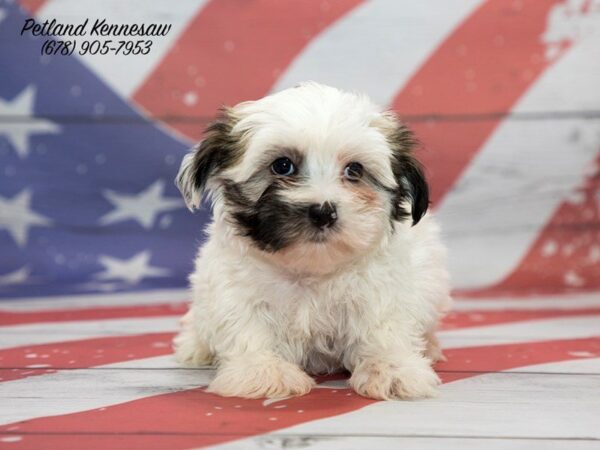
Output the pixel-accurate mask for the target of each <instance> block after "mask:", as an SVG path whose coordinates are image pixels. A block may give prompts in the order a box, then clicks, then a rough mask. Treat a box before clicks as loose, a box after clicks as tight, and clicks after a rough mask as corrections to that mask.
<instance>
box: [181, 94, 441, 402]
mask: <svg viewBox="0 0 600 450" xmlns="http://www.w3.org/2000/svg"><path fill="white" fill-rule="evenodd" d="M315 104H318V108H317V111H319V113H318V114H308V113H307V111H310V110H311V109H310V106H314V105H315ZM234 112H235V114H236V115H238V117H240V118H241V119H240V121H239V122H238V123H237V125H236V127H235V131H236V132H238V133H240V135H241V136H243V137H242V139H243V140H244V143H245V146H246V148H245V152H244V156H243V158H242V161H241V162H239V163H238V164H236V165H235V166H233V167H232V168H230V169H228V170H226V171H225V172H224V174H223V175H222V177H223V178H226V177H227V178H229V179H232V180H235V181H238V182H239V181H243V180H246V179H247V178H248V177H249V176H250V175H251V174H252V173H253V170H255V169H256V166H257V165H258V164H259V161H260V160H261V157H262V156H264V153H265V152H266V151H267V150H269V149H272V148H276V147H293V148H296V149H298V150H299V151H300V152H301V153H302V154H303V155H304V157H305V158H306V164H307V167H308V171H309V173H310V179H309V181H308V182H307V184H306V185H305V186H303V187H300V188H298V189H294V190H290V191H289V193H287V192H286V194H285V195H286V200H289V201H290V202H294V201H315V202H321V201H326V200H327V201H328V200H335V201H336V203H337V204H338V205H339V207H338V213H339V223H340V228H339V230H338V231H336V232H333V231H332V232H331V235H328V240H327V241H326V242H324V243H315V242H299V243H295V244H294V245H292V246H290V247H289V248H284V249H282V250H280V251H277V252H274V253H269V252H264V251H261V250H259V249H258V248H257V247H256V246H254V245H253V244H252V242H251V241H250V239H249V238H246V237H242V236H239V235H238V234H237V233H236V230H235V228H234V226H232V224H231V221H230V220H229V219H230V218H229V216H228V211H227V206H226V205H225V203H224V201H223V198H222V196H221V195H220V192H219V181H218V180H216V181H214V182H213V183H212V184H210V188H211V190H212V194H213V208H214V222H213V223H212V224H211V225H210V226H209V227H208V229H207V235H208V239H207V242H206V244H205V245H204V246H203V247H202V248H201V249H200V252H199V254H198V257H197V259H196V269H195V271H194V273H193V274H192V275H191V276H190V280H191V286H192V298H193V303H192V305H191V309H190V311H189V312H188V314H186V316H185V317H184V320H183V329H182V332H181V333H180V335H179V336H178V337H177V338H176V340H175V347H176V355H177V358H178V359H179V360H180V361H181V362H182V363H184V364H187V365H191V366H197V365H203V364H211V363H215V364H217V365H218V372H217V375H216V378H215V379H214V381H213V382H212V383H211V384H210V386H209V389H210V390H211V391H212V392H216V393H218V394H221V395H226V396H241V397H249V398H257V397H285V396H291V395H300V394H305V393H307V392H308V391H310V389H311V387H312V386H313V384H314V382H313V381H312V379H311V378H310V376H309V375H307V372H308V373H310V374H313V373H324V372H332V371H336V370H340V369H343V368H346V369H348V370H349V371H350V372H352V376H351V378H350V381H349V382H350V385H351V386H352V387H353V388H354V389H355V390H356V391H357V392H358V393H359V394H362V395H365V396H367V397H371V398H377V399H400V398H402V399H412V398H421V397H429V396H431V395H434V394H435V392H436V386H437V384H438V383H439V379H438V377H437V375H436V374H435V372H434V371H433V369H432V368H431V364H432V360H437V359H440V358H442V355H441V351H440V349H439V346H438V345H437V341H436V340H435V336H434V332H435V328H436V326H437V323H438V321H439V318H440V316H441V315H442V314H443V312H445V311H446V310H447V309H448V307H449V302H450V296H449V281H448V275H447V272H446V268H445V250H444V247H443V245H442V244H441V242H440V239H439V230H438V227H437V225H436V224H435V223H434V220H433V218H432V217H431V215H430V214H427V215H425V217H423V218H422V219H421V221H420V222H419V223H418V224H417V225H416V226H414V227H412V226H411V223H410V220H408V221H406V222H403V223H399V222H396V223H395V225H394V226H393V227H392V226H390V216H389V214H390V210H389V200H390V199H389V196H388V195H387V194H386V193H385V192H383V191H382V192H377V193H376V195H375V196H374V198H372V199H371V201H370V202H369V203H368V204H364V203H361V202H359V201H358V200H357V196H356V192H354V191H352V189H350V187H349V186H347V184H345V182H344V180H342V179H341V178H340V170H343V167H344V165H345V164H347V162H349V161H352V160H353V159H354V158H357V157H360V161H361V162H363V164H364V165H365V167H366V168H368V169H369V170H370V171H371V172H372V173H375V174H377V176H378V178H379V180H381V181H382V182H383V183H384V184H385V185H387V186H388V187H390V188H393V187H395V186H396V181H395V180H394V178H393V174H392V171H391V168H390V163H389V160H390V154H391V149H390V147H389V145H388V143H387V142H386V138H385V133H384V131H385V130H384V129H382V128H381V127H379V126H378V125H374V124H378V122H382V123H384V124H386V126H388V125H389V122H387V118H386V115H385V114H382V113H381V112H380V111H379V109H378V108H377V107H375V106H374V105H373V104H372V103H371V102H370V101H369V100H368V99H366V98H365V97H362V96H358V95H356V94H349V93H343V92H340V91H338V90H336V89H333V88H327V87H323V86H320V85H316V84H307V85H303V86H301V87H300V88H294V89H288V90H286V91H283V92H281V93H278V94H275V95H273V96H270V97H266V98H265V99H262V100H259V101H256V102H249V103H244V104H241V105H239V106H238V107H236V108H235V109H234ZM257 195H259V194H258V193H257Z"/></svg>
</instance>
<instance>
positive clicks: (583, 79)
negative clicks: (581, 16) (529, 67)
mask: <svg viewBox="0 0 600 450" xmlns="http://www.w3.org/2000/svg"><path fill="white" fill-rule="evenodd" d="M588 19H589V20H590V21H592V22H591V23H594V25H592V26H591V27H590V29H591V30H593V29H595V30H596V32H595V33H589V34H587V35H586V36H585V38H582V39H581V40H580V41H579V42H575V43H574V45H573V47H572V48H571V49H569V50H568V51H567V52H566V54H565V56H563V57H562V58H561V59H560V60H559V61H558V62H556V63H555V64H554V65H552V66H551V67H550V68H549V69H547V70H546V72H545V73H544V74H543V75H542V76H541V77H540V78H539V80H537V81H536V83H535V84H534V85H533V87H532V88H531V89H530V90H529V91H528V92H527V93H526V94H525V95H524V96H523V97H522V98H521V100H520V101H519V102H518V103H517V105H516V107H515V108H514V109H513V112H514V113H517V114H518V113H522V112H532V111H533V112H535V111H540V110H547V109H551V110H555V109H557V108H558V109H559V110H560V111H581V110H585V109H586V108H590V107H594V108H595V106H593V105H596V106H597V105H598V104H600V90H599V89H597V84H598V79H599V78H600V59H598V58H594V57H593V55H595V54H597V51H598V48H599V47H600V31H599V30H600V14H590V15H589V18H588ZM588 19H586V20H588ZM588 25H589V24H588ZM549 99H550V100H549ZM554 101H560V103H554ZM599 148H600V122H598V121H595V120H587V119H585V118H583V117H582V118H573V119H560V120H558V119H557V120H539V121H522V120H504V121H503V122H502V124H501V125H500V126H499V127H498V129H497V130H496V131H495V133H494V134H493V135H492V136H491V138H490V139H489V140H488V142H487V143H486V144H485V145H484V146H483V148H482V149H481V150H480V151H479V152H478V153H477V155H476V156H475V158H474V159H473V161H472V162H471V164H470V165H469V166H468V167H467V169H466V171H465V173H464V174H463V176H462V177H461V179H460V180H459V182H458V183H457V185H456V186H455V188H454V189H453V190H452V191H451V192H450V193H449V194H448V195H447V196H446V197H445V198H444V199H443V201H442V203H441V205H440V207H439V209H438V211H437V215H438V218H439V220H440V221H441V223H442V228H443V231H444V234H445V235H446V237H447V239H446V241H447V243H448V246H449V262H450V270H451V274H452V276H453V279H454V281H455V285H456V286H457V287H460V288H476V287H482V286H489V285H492V284H493V283H496V282H498V281H500V280H501V279H502V278H503V277H505V276H506V275H508V274H509V273H510V272H511V271H512V270H513V269H514V268H515V267H516V266H517V264H518V263H519V262H520V260H521V259H522V257H523V256H524V255H525V253H526V252H527V251H528V249H529V248H530V246H531V244H532V243H533V242H534V240H535V239H536V238H537V237H538V235H539V232H540V230H541V229H542V227H543V226H544V225H545V224H546V223H547V222H548V220H549V219H550V217H551V216H552V214H553V213H554V211H555V209H556V208H557V207H558V206H559V205H560V203H561V202H562V201H563V200H564V199H565V198H566V197H567V194H569V193H570V192H571V191H572V190H573V189H574V188H575V187H576V186H578V185H579V184H580V183H581V182H582V180H583V178H584V177H583V174H584V169H585V168H586V166H588V165H589V164H590V163H592V162H593V160H594V159H595V158H596V157H597V154H598V149H599ZM465 218H468V220H465Z"/></svg>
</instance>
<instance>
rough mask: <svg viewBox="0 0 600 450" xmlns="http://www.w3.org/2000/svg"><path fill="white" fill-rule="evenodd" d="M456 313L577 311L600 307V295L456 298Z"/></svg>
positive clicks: (454, 305) (595, 293) (454, 306)
mask: <svg viewBox="0 0 600 450" xmlns="http://www.w3.org/2000/svg"><path fill="white" fill-rule="evenodd" d="M454 300H455V301H454V304H453V305H452V309H453V310H455V311H509V310H512V311H535V310H539V309H558V310H577V309H587V308H599V307H600V293H597V292H593V293H590V294H561V295H542V296H528V297H521V298H519V297H497V298H493V299H490V298H478V299H469V298H455V299H454Z"/></svg>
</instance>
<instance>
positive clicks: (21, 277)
mask: <svg viewBox="0 0 600 450" xmlns="http://www.w3.org/2000/svg"><path fill="white" fill-rule="evenodd" d="M30 273H31V269H29V267H27V266H23V267H21V268H20V269H17V270H14V271H12V272H9V273H5V274H4V275H0V286H8V285H11V284H23V283H25V282H26V281H27V277H29V274H30Z"/></svg>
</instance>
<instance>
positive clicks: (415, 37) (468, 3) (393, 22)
mask: <svg viewBox="0 0 600 450" xmlns="http://www.w3.org/2000/svg"><path fill="white" fill-rule="evenodd" d="M481 3H482V1H481V0H452V1H446V2H444V7H443V8H440V5H439V2H438V1H437V0H420V1H417V2H415V1H413V0H377V1H369V2H365V3H364V4H363V5H361V6H359V7H357V8H356V9H354V10H352V11H350V12H349V13H348V14H347V15H346V16H344V17H342V18H341V19H340V20H339V21H337V22H336V23H335V24H333V25H332V26H331V27H329V28H328V29H327V30H325V31H324V32H323V33H321V34H320V35H319V36H318V37H317V38H315V39H314V40H313V41H312V42H311V43H310V44H309V45H308V46H307V48H306V49H305V50H304V51H303V52H302V53H301V54H300V55H299V56H298V57H297V58H296V59H295V60H294V61H293V62H292V64H291V65H290V66H289V67H288V68H287V71H286V72H285V73H284V74H283V76H282V77H281V78H280V80H279V81H278V82H277V84H276V85H275V87H274V89H273V90H274V91H277V90H280V89H284V88H288V87H290V86H294V85H296V84H297V83H299V82H301V81H307V80H314V81H318V82H321V83H325V84H330V85H332V86H335V87H338V88H342V89H348V90H352V91H354V90H358V91H362V92H366V93H368V94H369V95H370V96H371V98H372V99H373V100H374V101H375V102H377V103H379V104H382V105H385V104H388V103H389V102H391V101H392V99H393V97H394V96H395V95H396V93H397V92H398V91H399V90H400V89H401V88H402V86H403V85H404V84H405V83H406V82H407V81H408V79H409V78H410V77H411V76H412V75H413V74H414V73H415V72H416V71H417V69H418V68H419V67H420V66H421V65H422V64H423V63H424V62H425V60H426V59H427V58H428V57H430V55H431V53H432V52H433V51H434V50H435V48H436V47H437V46H438V45H439V44H440V43H441V42H443V40H444V39H445V38H446V37H447V36H448V35H449V34H450V33H451V32H452V30H453V29H454V28H455V27H456V25H457V24H459V23H460V22H461V21H462V20H463V19H464V18H465V17H466V16H468V15H469V14H470V13H471V12H472V11H473V10H474V9H475V8H476V7H477V6H479V5H480V4H481Z"/></svg>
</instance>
